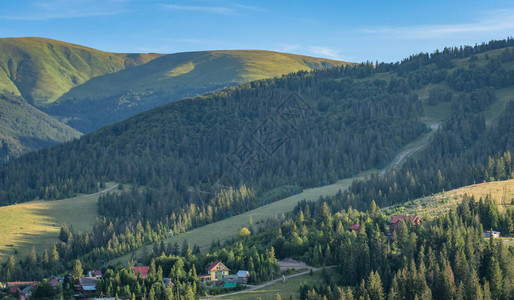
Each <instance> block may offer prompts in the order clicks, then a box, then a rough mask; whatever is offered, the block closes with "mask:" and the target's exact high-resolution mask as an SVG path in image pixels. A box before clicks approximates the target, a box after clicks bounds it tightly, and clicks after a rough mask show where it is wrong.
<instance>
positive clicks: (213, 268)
mask: <svg viewBox="0 0 514 300" xmlns="http://www.w3.org/2000/svg"><path fill="white" fill-rule="evenodd" d="M205 270H206V271H207V273H208V274H209V275H210V278H209V281H213V282H214V281H223V277H224V276H225V275H228V272H229V271H230V270H229V268H227V266H225V265H224V264H223V263H222V262H221V261H219V260H217V261H215V262H213V263H212V264H211V265H210V266H208V267H207V268H206V269H205Z"/></svg>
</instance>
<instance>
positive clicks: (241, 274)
mask: <svg viewBox="0 0 514 300" xmlns="http://www.w3.org/2000/svg"><path fill="white" fill-rule="evenodd" d="M237 277H238V280H239V283H242V284H246V283H247V282H248V277H250V272H248V271H246V270H239V271H237Z"/></svg>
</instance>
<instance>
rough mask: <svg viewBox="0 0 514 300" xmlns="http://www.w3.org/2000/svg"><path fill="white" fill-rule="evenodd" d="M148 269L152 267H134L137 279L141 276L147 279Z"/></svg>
mask: <svg viewBox="0 0 514 300" xmlns="http://www.w3.org/2000/svg"><path fill="white" fill-rule="evenodd" d="M148 269H150V267H134V273H136V277H138V276H139V274H141V278H143V279H145V278H146V276H147V275H148Z"/></svg>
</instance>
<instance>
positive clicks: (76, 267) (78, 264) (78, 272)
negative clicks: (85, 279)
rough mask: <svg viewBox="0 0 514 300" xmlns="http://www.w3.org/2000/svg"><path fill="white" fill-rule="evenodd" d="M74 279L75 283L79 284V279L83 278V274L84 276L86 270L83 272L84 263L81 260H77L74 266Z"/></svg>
mask: <svg viewBox="0 0 514 300" xmlns="http://www.w3.org/2000/svg"><path fill="white" fill-rule="evenodd" d="M72 274H73V275H72V278H73V281H74V282H77V281H78V280H79V277H82V274H84V270H82V263H81V262H80V260H79V259H76V260H75V265H74V266H73V273H72Z"/></svg>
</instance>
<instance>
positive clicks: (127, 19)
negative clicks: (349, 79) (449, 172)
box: [0, 0, 514, 62]
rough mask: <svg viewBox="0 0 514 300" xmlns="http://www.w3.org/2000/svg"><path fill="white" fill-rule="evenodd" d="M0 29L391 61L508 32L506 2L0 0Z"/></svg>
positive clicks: (124, 44) (512, 19)
mask: <svg viewBox="0 0 514 300" xmlns="http://www.w3.org/2000/svg"><path fill="white" fill-rule="evenodd" d="M0 7H1V9H0V37H21V36H39V37H48V38H53V39H57V40H62V41H67V42H71V43H76V44H81V45H85V46H89V47H93V48H96V49H100V50H104V51H113V52H160V53H175V52H183V51H196V50H212V49H264V50H274V51H282V52H290V53H296V54H304V55H310V56H318V57H328V58H334V59H340V60H346V61H354V62H362V61H366V60H370V61H375V60H379V61H386V62H390V61H398V60H401V59H402V58H404V57H408V56H409V55H411V54H414V53H419V52H432V51H433V50H435V49H442V48H443V47H444V46H455V45H474V44H475V43H481V42H484V41H489V40H491V39H503V38H506V37H509V36H514V1H511V0H509V1H504V0H495V1H484V0H482V1H475V0H467V1H460V0H459V1H449V0H446V1H439V0H437V1H415V0H414V1H413V0H410V1H394V0H391V1H381V0H375V1H367V0H353V1H225V0H210V1H208V0H204V1H194V0H192V1H172V0H160V1H153V0H15V1H14V0H0Z"/></svg>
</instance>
